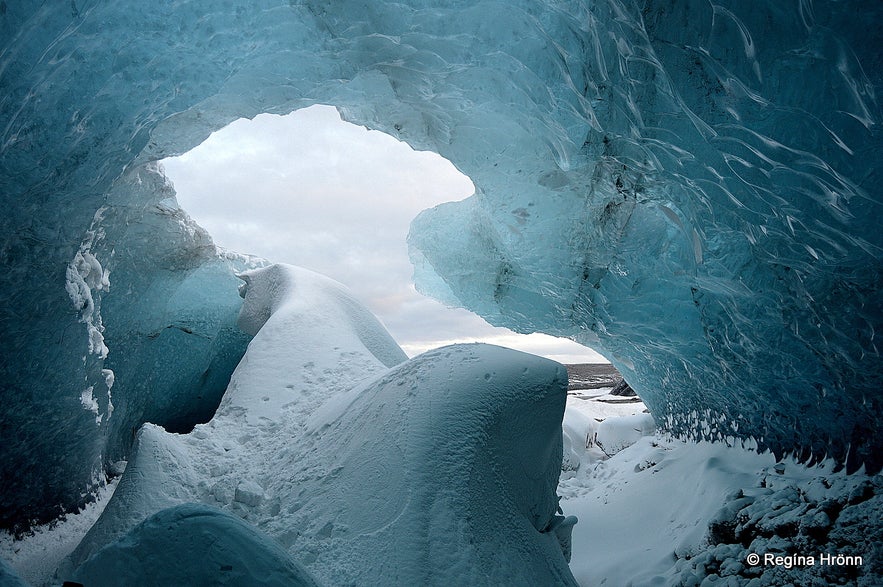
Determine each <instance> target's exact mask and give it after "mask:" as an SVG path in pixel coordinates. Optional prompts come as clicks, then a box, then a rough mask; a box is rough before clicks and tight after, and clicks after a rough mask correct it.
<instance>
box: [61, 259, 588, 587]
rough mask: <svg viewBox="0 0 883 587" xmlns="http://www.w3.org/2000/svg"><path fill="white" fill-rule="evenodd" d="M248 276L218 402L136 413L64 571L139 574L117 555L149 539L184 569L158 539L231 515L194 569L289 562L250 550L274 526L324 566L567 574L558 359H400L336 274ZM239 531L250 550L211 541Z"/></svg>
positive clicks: (519, 581)
mask: <svg viewBox="0 0 883 587" xmlns="http://www.w3.org/2000/svg"><path fill="white" fill-rule="evenodd" d="M245 278H246V280H247V286H246V287H245V288H244V292H243V293H244V295H245V303H244V305H243V309H242V313H241V319H240V322H241V323H242V324H243V325H244V326H245V328H246V329H248V330H252V331H254V332H255V334H256V335H255V338H254V339H253V340H252V342H251V343H250V344H249V347H248V351H247V352H246V354H245V356H244V357H243V359H242V361H241V363H240V364H239V366H238V367H237V368H236V371H235V372H234V373H233V376H232V378H231V381H230V386H229V387H228V389H227V392H226V394H225V396H224V399H223V400H222V402H221V406H220V408H219V409H218V413H217V414H216V416H215V417H214V418H213V419H212V420H211V421H210V422H209V423H208V424H202V425H198V426H197V427H196V428H195V429H194V431H193V432H192V433H190V434H187V435H178V434H170V433H168V432H166V431H165V430H163V429H162V428H160V427H158V426H153V425H149V424H148V425H146V426H145V427H144V428H142V430H141V432H140V433H139V437H138V442H137V444H136V447H135V449H134V456H133V459H132V461H131V462H130V463H129V466H128V467H127V469H126V472H125V474H124V475H123V477H122V479H121V480H120V484H119V487H118V488H117V490H116V492H115V493H114V496H113V498H112V499H111V500H110V502H109V504H108V506H107V508H106V509H105V511H104V513H103V514H102V516H101V518H99V519H98V521H97V522H96V524H95V525H94V526H93V527H92V529H91V530H90V531H89V533H88V534H87V535H86V537H85V538H84V540H83V541H82V542H81V544H80V545H79V546H78V547H77V549H76V551H75V552H74V553H73V555H72V556H71V558H70V560H69V561H68V564H67V566H66V567H65V568H63V570H62V571H61V573H60V575H61V576H60V577H59V578H60V579H69V578H71V577H73V578H74V579H75V580H77V581H79V582H82V583H84V584H87V585H91V584H99V583H100V580H101V578H102V577H116V578H117V581H118V582H122V583H130V582H132V583H137V582H139V581H138V579H139V577H141V575H139V573H140V572H142V571H143V570H144V568H143V567H142V566H139V565H138V564H132V565H129V564H126V561H130V560H138V559H139V557H141V560H145V558H144V557H146V558H147V560H151V564H159V565H160V566H163V565H162V561H165V560H167V558H168V560H169V568H170V572H173V570H178V571H182V569H183V571H182V572H184V574H183V575H182V577H183V579H182V580H184V579H187V578H188V577H189V576H190V575H188V574H187V573H189V572H191V570H190V569H189V568H187V567H186V565H184V566H182V564H181V563H180V561H179V562H176V560H177V559H175V556H176V555H175V553H171V554H168V555H162V554H161V553H160V552H159V550H158V549H160V547H161V546H162V544H164V542H165V541H166V540H173V541H177V542H180V543H181V544H185V543H189V542H192V541H194V540H196V541H198V540H203V538H200V537H203V535H204V533H205V532H210V531H212V529H213V528H216V527H231V528H232V529H233V530H236V532H237V533H236V535H235V536H234V537H230V538H229V542H230V545H223V546H218V547H217V548H218V549H219V552H217V553H215V551H212V552H213V553H214V554H212V555H211V557H210V559H211V561H213V562H218V564H216V565H214V566H212V565H207V566H206V565H203V566H201V567H199V569H196V570H193V572H196V571H197V570H198V571H199V572H200V573H202V572H206V573H209V572H213V573H214V575H205V577H204V578H205V579H206V581H202V582H215V581H217V580H220V579H219V578H223V577H226V576H227V575H224V573H223V572H222V573H220V574H218V573H219V571H218V568H221V569H222V570H223V567H225V566H228V565H229V566H231V567H232V569H231V570H230V572H231V573H232V572H233V571H237V572H239V571H240V570H241V566H242V565H243V564H244V563H245V562H247V560H248V559H250V558H254V559H255V561H256V562H254V565H255V567H256V568H257V569H258V570H255V571H254V572H253V574H255V576H260V573H259V572H258V571H259V570H260V569H261V568H263V567H262V566H261V565H263V566H265V567H267V568H270V567H274V568H275V567H281V566H284V565H283V563H285V562H286V561H288V560H289V559H288V558H287V557H285V556H281V555H277V554H274V553H275V550H273V548H270V550H269V551H266V552H264V550H262V549H266V548H269V547H268V546H267V545H269V544H272V542H271V540H275V541H276V542H277V543H279V544H281V545H282V546H283V547H285V548H287V550H288V551H289V552H290V554H291V559H293V560H296V561H299V562H300V563H302V564H303V565H304V566H305V567H306V569H307V571H309V573H311V574H312V575H313V576H315V577H316V578H317V579H318V580H319V581H320V582H321V583H322V584H326V585H338V584H347V585H349V584H355V585H381V584H399V585H432V584H438V585H443V584H451V583H452V582H453V583H461V582H465V583H468V584H470V585H482V584H487V585H500V584H505V585H568V584H570V585H573V584H575V583H574V582H573V578H572V576H571V575H570V570H569V568H568V566H567V560H566V559H567V557H568V556H569V555H568V545H569V538H570V529H571V527H572V526H573V523H574V522H575V519H574V518H569V519H568V518H565V517H564V516H560V515H558V514H557V513H556V510H557V509H558V499H557V495H556V491H555V490H556V487H557V484H558V474H559V472H560V466H561V447H562V443H561V419H562V416H563V413H564V404H565V398H566V391H565V390H566V383H567V376H566V372H565V370H564V368H563V367H562V366H561V365H558V364H557V363H553V362H552V361H548V360H546V359H542V358H539V357H535V356H532V355H527V354H524V353H520V352H518V351H513V350H509V349H504V348H500V347H493V346H487V345H477V344H476V345H461V346H452V347H444V348H441V349H438V350H436V351H432V352H429V353H426V354H424V355H421V356H419V357H417V358H414V359H411V360H406V357H405V355H404V353H402V351H401V350H400V349H399V348H398V346H397V345H396V344H395V342H393V340H392V339H391V338H390V337H389V335H388V334H387V332H386V330H385V329H384V328H383V327H382V326H381V325H380V323H379V322H377V320H376V318H374V316H373V315H371V314H370V312H368V311H367V310H366V309H365V308H364V307H362V306H361V305H360V304H358V302H356V301H355V300H354V299H353V298H352V297H351V296H350V295H349V294H348V293H347V292H346V291H345V290H344V289H343V288H342V286H340V285H339V284H337V283H335V282H333V281H331V280H330V279H328V278H325V277H322V276H320V275H317V274H315V273H312V272H310V271H307V270H304V269H299V268H294V267H289V266H283V265H273V266H270V267H268V268H264V269H259V270H256V271H252V272H249V273H248V274H246V275H245ZM257 328H259V330H256V329H257ZM390 367H392V368H390ZM188 503H191V504H192V503H202V504H205V506H208V507H209V508H221V510H223V511H225V512H227V513H229V514H235V515H238V516H240V517H242V518H245V519H246V520H248V522H249V523H250V524H251V525H252V526H254V527H255V528H256V529H246V528H245V524H243V523H242V522H238V521H236V520H235V518H231V517H230V516H229V515H221V512H216V513H212V510H206V508H205V506H193V505H191V506H187V505H183V504H188ZM169 508H175V509H169ZM194 516H196V518H194ZM199 516H202V517H201V518H200V517H199ZM206 516H207V517H206ZM194 519H195V520H196V521H195V522H194ZM144 520H147V521H146V522H145V521H144ZM200 520H203V521H200ZM188 521H189V522H188ZM184 522H188V523H187V524H185V523H184ZM167 527H170V529H169V528H167ZM258 531H260V534H259V533H258ZM191 534H193V535H194V537H191ZM261 535H262V536H265V538H263V539H260V538H259V537H260V536H261ZM240 541H241V542H242V548H243V550H244V551H245V552H246V553H247V552H252V551H255V552H257V553H258V554H256V556H255V557H245V556H240V558H239V559H238V562H235V563H234V562H232V561H227V560H226V559H224V558H223V557H222V556H221V555H224V556H227V557H229V553H227V551H229V550H230V549H234V550H235V548H234V546H235V544H236V543H237V542H240ZM200 544H201V542H200ZM277 548H278V547H277ZM155 551H156V552H157V554H158V556H159V558H158V559H157V561H153V559H152V557H153V553H154V552H155ZM271 555H272V556H271ZM289 562H290V561H289ZM286 564H287V563H286ZM203 567H204V568H203ZM286 568H287V567H286ZM127 573H131V574H127ZM170 576H171V575H170ZM200 576H202V575H200ZM184 582H185V583H187V581H186V580H185V581H184ZM159 583H160V584H161V583H162V581H160V582H159ZM196 583H200V581H195V582H193V584H196ZM187 584H190V583H187ZM305 584H307V583H305Z"/></svg>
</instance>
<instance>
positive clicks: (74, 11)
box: [0, 0, 883, 527]
mask: <svg viewBox="0 0 883 587" xmlns="http://www.w3.org/2000/svg"><path fill="white" fill-rule="evenodd" d="M881 12H883V4H881V3H879V2H876V1H875V0H868V1H864V2H851V3H844V2H833V1H831V2H812V1H811V0H794V1H791V2H787V3H783V2H776V1H768V2H760V1H758V2H751V3H745V2H737V1H735V0H732V1H724V0H722V1H720V2H710V1H708V0H695V1H693V0H684V1H678V2H675V1H674V0H646V1H644V2H639V1H637V0H635V1H627V0H623V1H620V0H599V1H597V2H581V1H555V0H549V1H547V2H532V1H516V2H511V1H507V2H458V1H447V2H421V1H406V2H397V3H383V2H371V3H364V2H349V1H340V2H332V3H326V2H317V1H299V0H287V1H276V2H274V1H257V2H254V1H248V2H246V1H244V0H243V1H236V0H229V1H225V2H216V1H211V2H210V1H207V0H190V1H183V0H181V1H165V0H164V1H162V2H152V3H145V2H131V1H119V2H114V3H99V2H93V1H83V0H74V1H68V0H64V1H62V0H57V1H52V0H50V1H47V2H41V3H36V2H17V1H6V2H0V39H2V41H0V42H2V50H0V80H2V82H0V83H2V93H0V103H2V108H0V133H2V134H0V153H2V158H0V193H2V197H3V198H4V214H3V215H2V217H0V223H2V229H0V235H2V248H0V263H2V270H3V275H4V279H5V284H4V288H3V303H2V305H0V312H2V314H0V316H2V323H3V334H4V350H3V360H2V373H0V377H2V380H3V392H2V393H3V397H2V401H3V403H2V414H0V435H2V436H0V445H2V446H3V452H2V456H0V479H2V481H0V493H2V494H3V495H4V500H5V505H4V511H3V512H2V520H0V523H2V525H3V526H7V527H9V526H13V525H21V524H22V523H24V522H27V521H28V520H32V519H37V520H39V519H48V518H50V517H52V516H53V515H54V514H56V513H58V511H60V510H62V509H65V508H70V507H72V506H74V505H76V504H77V503H78V502H80V501H81V500H82V499H83V492H84V491H85V490H86V489H87V488H88V487H89V485H90V484H91V483H95V482H97V480H98V477H99V476H100V475H101V472H102V470H103V469H104V466H105V464H106V463H110V462H112V461H114V460H115V459H118V458H121V457H122V456H124V455H125V454H126V450H127V448H128V446H129V444H130V443H131V439H132V437H133V433H134V430H136V429H137V427H138V426H139V425H140V424H141V423H142V422H145V421H150V422H154V423H157V424H160V425H163V426H166V427H167V428H168V429H169V430H171V431H174V430H176V429H181V430H185V429H188V427H189V426H192V424H193V423H194V422H196V421H205V420H206V419H208V418H209V417H210V415H211V413H212V410H213V409H214V406H216V405H217V401H218V399H219V398H220V395H221V394H222V393H223V390H224V386H225V385H226V380H227V379H228V378H229V375H230V372H231V371H232V369H233V367H234V366H235V365H236V363H237V361H238V359H239V357H240V356H241V355H242V353H243V351H244V348H245V344H246V342H247V340H248V337H247V336H246V335H245V334H244V333H242V332H241V331H239V330H238V329H237V328H236V326H235V316H236V312H237V311H238V308H239V304H240V303H241V300H240V299H239V298H238V296H237V291H236V288H237V285H238V283H239V282H238V280H237V279H236V278H235V277H234V276H233V272H234V271H236V270H241V269H242V268H244V266H246V265H247V264H248V261H247V260H244V259H238V258H222V259H219V258H217V257H216V256H215V253H214V249H213V247H212V244H211V241H210V239H209V237H208V235H206V234H205V232H204V231H202V230H201V229H199V227H197V226H195V225H194V224H193V223H191V222H190V221H189V220H188V219H187V218H186V215H185V214H184V213H183V212H182V211H181V210H180V209H179V208H178V207H177V205H176V203H175V201H174V197H173V196H174V194H173V192H172V191H171V189H170V188H169V186H168V185H167V184H166V183H165V182H164V181H163V178H162V177H161V176H160V175H158V174H157V173H156V171H155V169H154V168H153V167H152V165H151V164H152V163H153V162H154V161H156V160H159V159H162V158H164V157H167V156H170V155H174V154H179V153H182V152H185V151H187V150H189V149H190V148H192V147H194V146H195V145H196V144H198V143H199V142H201V141H202V140H203V139H204V138H205V137H206V136H207V135H208V134H209V133H210V132H211V131H213V130H217V129H218V128H220V127H222V126H223V125H225V124H226V123H228V122H230V121H232V120H234V119H236V118H239V117H252V116H255V115H257V114H259V113H261V112H271V113H286V112H289V111H291V110H293V109H296V108H300V107H304V106H307V105H311V104H314V103H326V104H334V105H336V106H338V107H339V108H340V110H341V112H342V113H343V115H344V116H345V118H347V119H348V120H350V121H352V122H356V123H359V124H364V125H367V126H369V127H371V128H375V129H378V130H383V131H385V132H388V133H390V134H393V135H395V136H397V137H399V138H401V139H403V140H406V141H407V142H409V143H410V144H411V145H412V146H414V147H415V148H419V149H431V150H434V151H436V152H438V153H440V154H441V155H443V156H444V157H446V158H448V159H449V160H451V161H452V162H453V163H454V164H455V165H456V166H457V167H458V168H459V169H460V170H461V171H463V172H464V173H466V174H467V175H468V176H469V177H470V178H471V179H472V180H473V182H474V183H475V185H476V188H477V190H478V192H477V195H476V196H474V197H473V198H471V199H469V200H466V201H464V202H460V203H456V204H448V205H443V206H441V207H439V208H436V209H433V210H431V211H428V212H425V213H424V214H422V215H421V216H420V217H418V219H417V220H416V221H415V223H414V224H413V226H412V235H411V238H410V244H411V250H412V258H413V260H414V263H415V266H416V268H417V277H418V286H419V287H420V288H421V289H422V290H423V291H426V292H429V293H430V294H432V295H434V296H437V297H440V298H442V299H447V300H457V301H458V303H459V304H462V305H463V306H465V307H467V308H469V309H471V310H473V311H475V312H477V313H479V314H481V315H482V316H484V317H485V318H487V319H488V320H489V321H491V322H492V323H495V324H499V325H504V326H508V327H510V328H513V329H515V330H518V331H521V332H530V331H542V332H546V333H549V334H553V335H557V336H567V337H570V338H573V339H574V340H577V341H581V342H584V343H587V344H590V345H591V346H593V347H594V348H598V349H601V350H603V351H604V352H605V353H606V354H607V356H608V357H609V358H610V359H611V360H612V361H613V362H614V363H615V365H616V366H617V367H618V368H620V369H621V370H622V371H623V373H624V374H625V375H626V377H627V379H628V380H629V382H630V383H631V384H632V386H633V387H634V388H635V389H636V390H637V391H638V392H639V393H640V394H641V395H642V397H643V398H644V399H645V401H646V402H647V404H648V405H649V406H650V407H651V408H652V410H653V412H654V415H655V416H656V418H657V421H658V422H659V423H660V424H661V425H662V426H663V427H667V428H668V429H670V430H672V431H673V432H676V433H678V434H682V435H687V436H696V437H703V438H723V437H726V436H734V437H742V438H744V437H754V438H755V439H757V440H758V441H759V444H760V446H761V447H768V448H772V449H774V450H776V451H795V452H797V453H799V454H802V455H803V456H806V457H813V458H821V457H823V456H825V455H828V456H833V457H836V458H837V459H839V460H841V461H846V462H847V464H848V466H849V467H850V468H855V467H858V466H859V465H860V464H862V463H865V464H867V465H868V466H870V467H871V468H873V469H879V467H880V465H881V459H883V457H881V455H883V452H881V448H883V441H881V434H880V427H879V424H878V414H879V413H880V410H881V407H883V406H881V403H883V401H881V395H880V392H881V389H883V367H881V361H880V354H879V352H878V349H877V346H876V338H875V337H876V331H877V330H883V316H881V314H883V312H881V307H883V294H881V285H883V283H881V282H883V279H881V256H883V255H881V251H883V249H881V247H883V231H881V230H880V228H879V222H880V218H881V217H883V216H881V194H880V187H879V186H880V183H881V180H883V178H881V176H880V155H879V153H880V152H881V147H883V145H881V132H880V129H879V121H880V118H881V111H880V107H879V104H878V102H877V98H876V94H877V93H878V92H879V91H880V88H881V79H880V75H881V67H880V65H881V64H880V59H881V55H883V51H881V38H880V32H879V27H877V26H873V24H872V23H878V22H879V21H880V20H879V19H880V17H881ZM857 17H858V18H860V20H861V23H860V24H859V25H856V18H857Z"/></svg>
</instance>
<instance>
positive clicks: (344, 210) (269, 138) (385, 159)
mask: <svg viewBox="0 0 883 587" xmlns="http://www.w3.org/2000/svg"><path fill="white" fill-rule="evenodd" d="M161 164H162V168H163V171H164V173H165V175H166V176H167V177H168V178H169V179H170V180H171V182H172V183H173V184H174V186H175V190H176V192H177V196H176V197H177V199H178V203H179V204H180V205H181V207H182V208H183V209H184V210H186V211H187V213H188V214H189V215H190V216H191V217H192V218H193V219H194V220H195V221H196V222H197V223H198V224H200V225H201V226H202V227H204V228H205V229H206V230H207V231H208V232H209V234H211V236H212V239H213V240H214V241H215V244H216V245H218V246H219V247H222V248H224V249H228V250H232V251H236V252H239V253H245V254H250V255H255V256H257V257H261V258H263V259H267V260H269V261H271V262H283V263H289V264H292V265H298V266H303V267H306V268H308V269H311V270H314V271H316V272H318V273H322V274H324V275H327V276H329V277H331V278H332V279H335V280H336V281H339V282H341V283H343V284H344V285H345V286H347V287H348V288H349V289H350V290H352V291H353V293H354V294H355V295H356V297H357V298H359V299H361V300H362V301H363V302H364V303H365V304H366V305H367V306H368V308H369V309H371V310H372V311H373V312H374V313H375V314H376V315H377V316H378V317H379V318H380V319H381V321H382V322H383V323H384V324H385V326H386V327H387V328H388V329H389V331H390V333H391V334H392V336H393V338H394V339H396V341H397V342H399V344H400V345H401V347H402V348H403V350H404V351H405V352H406V353H407V354H408V355H409V356H415V355H417V354H420V353H422V352H424V351H427V350H430V349H432V348H436V347H438V346H443V345H446V344H453V343H458V342H487V343H491V344H497V345H500V346H507V347H510V348H515V349H518V350H523V351H525V352H529V353H532V354H537V355H540V356H545V357H548V358H551V359H553V360H556V361H558V362H561V363H564V364H585V363H607V360H606V359H605V358H604V357H603V356H601V355H600V354H598V353H596V352H595V351H593V350H591V349H589V348H587V347H584V346H582V345H579V344H577V343H575V342H573V341H570V340H567V339H562V338H556V337H552V336H548V335H545V334H538V333H535V334H530V335H523V334H517V333H515V332H512V331H511V330H508V329H505V328H499V327H494V326H491V325H489V324H488V323H487V322H485V321H484V320H483V319H482V318H480V317H478V316H477V315H476V314H473V313H472V312H469V311H467V310H464V309H461V308H451V307H448V306H445V305H444V304H442V303H440V302H438V301H436V300H433V299H431V298H428V297H425V296H423V295H422V294H420V293H418V292H417V290H416V289H415V287H414V285H413V283H412V271H413V269H412V267H411V263H410V261H409V258H408V249H407V243H406V239H407V234H408V229H409V225H410V221H411V220H412V219H413V218H414V217H415V216H416V215H417V214H419V213H420V211H422V210H423V209H426V208H431V207H433V206H436V205H438V204H442V203H444V202H449V201H454V200H461V199H463V198H466V197H468V196H470V195H471V194H472V193H473V191H474V186H473V185H472V182H471V181H470V180H469V178H468V177H467V176H465V175H464V174H462V173H461V172H460V171H458V170H457V169H456V168H455V167H454V165H453V164H451V163H450V162H449V161H448V160H446V159H444V158H443V157H441V156H440V155H438V154H436V153H433V152H429V151H415V150H414V149H412V148H411V147H410V146H409V145H407V144H406V143H404V142H401V141H398V140H396V139H395V138H393V137H391V136H390V135H387V134H385V133H382V132H380V131H374V130H368V129H366V128H365V127H361V126H357V125H354V124H351V123H348V122H345V121H343V120H342V119H341V117H340V115H339V113H338V111H337V109H336V108H334V107H332V106H325V105H316V106H311V107H308V108H303V109H300V110H295V111H293V112H291V113H290V114H288V115H285V116H279V115H271V114H261V115H258V116H256V117H255V118H254V119H251V120H249V119H244V118H242V119H239V120H236V121H234V122H232V123H231V124H229V125H228V126H226V127H224V128H223V129H221V130H219V131H217V132H215V133H213V134H212V135H211V136H210V137H209V138H208V139H207V140H206V141H204V142H203V143H201V144H200V145H198V146H197V147H195V148H194V149H192V150H190V151H188V152H187V153H185V154H183V155H181V156H178V157H171V158H167V159H164V160H163V161H162V162H161Z"/></svg>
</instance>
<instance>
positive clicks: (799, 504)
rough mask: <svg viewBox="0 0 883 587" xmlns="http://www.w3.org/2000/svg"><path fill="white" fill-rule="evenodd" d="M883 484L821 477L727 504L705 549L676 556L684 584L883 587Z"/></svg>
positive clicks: (745, 494) (739, 496)
mask: <svg viewBox="0 0 883 587" xmlns="http://www.w3.org/2000/svg"><path fill="white" fill-rule="evenodd" d="M881 519H883V479H881V478H880V477H879V476H875V477H863V476H832V477H830V478H829V477H817V478H815V479H812V480H811V481H809V482H806V483H800V484H788V485H785V486H783V487H780V488H777V489H773V488H771V487H768V486H767V482H766V480H764V481H762V482H761V486H760V487H758V488H754V489H751V490H748V489H746V490H744V491H738V492H736V493H734V494H733V495H731V496H729V497H728V498H727V502H726V504H725V505H724V506H723V507H722V508H721V510H720V511H719V512H718V514H717V515H716V516H715V519H714V521H712V522H711V524H710V525H709V529H708V535H707V540H706V546H705V547H704V549H699V551H698V552H675V557H676V558H677V561H676V563H675V573H674V574H675V582H676V583H677V584H679V585H700V584H702V585H706V584H711V583H713V584H716V585H734V586H735V585H740V586H741V585H747V586H750V587H759V586H762V585H807V586H824V585H857V586H860V587H871V586H873V585H883V529H881V527H880V520H881Z"/></svg>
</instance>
